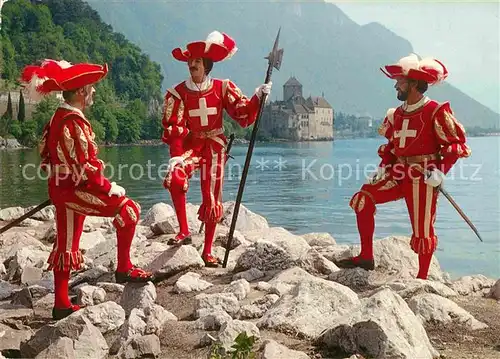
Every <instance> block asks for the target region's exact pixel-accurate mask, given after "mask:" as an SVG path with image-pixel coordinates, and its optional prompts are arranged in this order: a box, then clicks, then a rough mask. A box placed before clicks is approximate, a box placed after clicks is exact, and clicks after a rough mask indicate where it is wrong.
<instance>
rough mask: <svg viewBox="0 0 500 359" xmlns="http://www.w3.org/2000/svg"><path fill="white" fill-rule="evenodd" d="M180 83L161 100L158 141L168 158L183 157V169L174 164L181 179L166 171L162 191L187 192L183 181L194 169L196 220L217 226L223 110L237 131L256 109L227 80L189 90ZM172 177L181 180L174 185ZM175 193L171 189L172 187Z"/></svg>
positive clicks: (223, 141) (254, 115) (223, 159)
mask: <svg viewBox="0 0 500 359" xmlns="http://www.w3.org/2000/svg"><path fill="white" fill-rule="evenodd" d="M188 82H189V80H188V81H184V82H182V83H180V84H178V85H177V86H175V88H173V89H169V90H168V91H167V94H166V96H165V108H164V115H163V127H164V132H163V137H162V140H163V142H165V143H167V144H169V145H170V155H171V157H176V156H183V157H184V158H185V162H186V164H187V165H186V166H184V167H183V168H182V167H180V166H176V170H177V171H180V172H182V175H181V176H173V172H175V171H170V172H169V173H168V174H167V177H166V178H165V187H166V188H168V189H172V188H173V187H176V186H177V187H178V188H179V190H182V191H183V192H186V191H187V190H188V179H189V178H190V177H191V176H192V174H193V171H195V170H197V169H200V170H201V173H200V176H201V189H202V204H201V206H200V209H199V212H198V214H199V219H200V221H202V222H219V221H220V219H221V217H222V214H223V210H222V186H223V180H224V164H225V162H226V154H225V147H226V144H227V143H226V137H225V136H224V128H223V113H224V110H225V111H226V112H227V113H228V114H229V116H230V117H231V118H232V119H234V120H235V121H237V122H238V123H239V124H240V125H241V126H242V127H247V126H249V125H251V124H253V123H254V122H255V120H256V118H257V113H258V110H259V103H260V100H259V98H258V97H257V96H256V95H254V96H253V97H252V98H251V99H248V98H247V97H245V96H244V95H243V94H242V92H241V90H240V89H239V88H238V87H237V86H236V85H235V84H234V83H233V82H231V81H230V80H219V79H209V80H208V82H209V84H208V86H207V89H205V90H204V91H201V92H199V91H194V90H191V89H189V88H188V85H187V83H188ZM176 179H181V181H180V182H176ZM174 190H175V189H174Z"/></svg>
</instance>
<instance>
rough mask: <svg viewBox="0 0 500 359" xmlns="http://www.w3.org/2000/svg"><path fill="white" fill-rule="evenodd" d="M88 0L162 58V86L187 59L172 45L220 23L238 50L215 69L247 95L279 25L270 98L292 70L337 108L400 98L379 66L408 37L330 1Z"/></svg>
mask: <svg viewBox="0 0 500 359" xmlns="http://www.w3.org/2000/svg"><path fill="white" fill-rule="evenodd" d="M89 4H90V5H91V6H92V7H94V8H95V9H96V10H97V11H98V12H99V13H100V15H101V17H102V18H103V19H104V20H105V21H106V22H107V23H109V24H111V25H112V26H113V28H115V29H117V30H118V31H119V32H121V33H124V34H125V35H126V36H127V38H128V39H130V40H131V41H133V42H134V43H136V44H137V45H138V46H140V47H141V48H142V49H143V51H145V52H146V53H148V54H149V55H150V57H151V58H152V59H154V60H155V61H157V62H159V63H161V67H162V70H163V73H164V75H165V79H164V82H163V89H164V90H165V89H166V88H167V87H170V86H172V85H174V84H176V83H178V82H181V81H182V80H184V79H185V78H186V77H187V76H188V72H187V69H186V67H185V64H184V63H179V62H177V61H175V60H174V59H173V58H172V56H171V51H172V49H173V48H175V47H179V46H181V47H184V46H185V44H186V43H188V42H189V41H193V40H197V39H203V38H205V37H206V35H207V34H208V33H209V32H211V31H213V30H219V31H224V32H226V33H228V34H229V35H230V36H232V37H233V38H234V39H235V40H236V42H237V46H238V47H239V51H238V53H236V55H235V56H234V57H233V58H232V59H231V60H229V61H226V62H224V63H222V64H216V65H215V66H214V71H213V75H214V76H216V77H230V78H231V79H233V80H234V81H235V82H236V83H237V84H238V85H239V86H240V87H241V88H242V90H243V91H244V92H245V93H246V94H249V95H250V94H251V93H252V92H253V90H254V88H255V87H257V86H258V85H259V84H260V83H261V82H262V81H263V80H264V75H265V69H266V65H267V63H266V61H265V60H264V57H265V56H267V54H268V52H269V51H270V49H271V47H272V44H273V41H274V38H275V36H276V33H277V31H278V28H279V27H280V26H281V38H280V47H283V48H284V50H285V53H284V59H283V64H282V68H281V70H280V71H275V72H274V73H273V83H274V84H275V86H274V87H273V93H272V99H275V98H279V99H281V97H282V92H281V90H280V88H279V87H278V86H276V85H279V86H281V85H282V84H284V83H285V81H286V80H287V79H288V78H289V75H290V74H291V73H293V74H294V76H296V77H297V79H298V80H299V81H300V82H301V83H302V85H303V87H304V94H312V95H321V93H323V92H324V94H325V98H326V99H327V100H328V101H329V102H330V103H331V104H332V105H333V107H334V109H335V110H336V111H342V112H345V113H352V114H355V113H369V114H371V115H372V116H373V117H374V118H380V117H383V116H384V115H385V113H386V111H387V108H389V107H394V106H397V105H398V101H397V99H396V93H395V91H394V88H393V83H392V81H391V80H389V79H387V78H386V77H385V76H384V75H383V74H382V73H381V72H380V70H379V68H380V67H381V66H383V65H384V64H388V63H394V62H396V61H397V60H398V59H399V58H401V57H403V56H406V55H408V54H409V53H411V52H413V48H412V45H411V43H410V42H409V41H408V40H406V39H404V38H403V37H401V36H399V35H398V34H396V33H394V32H393V31H391V30H389V29H387V28H386V27H385V26H384V25H382V24H380V23H378V22H372V23H369V24H365V25H359V24H357V23H356V22H355V21H353V20H352V19H350V18H349V17H348V16H347V15H346V14H345V13H344V12H343V11H342V10H341V9H340V8H338V7H337V6H336V5H335V4H332V3H316V2H315V3H307V4H303V3H283V2H269V1H260V2H257V3H255V2H252V3H246V2H233V3H227V4H226V3H224V6H223V7H221V6H214V4H215V3H213V2H210V3H199V2H196V6H193V3H192V2H190V1H184V2H167V3H155V5H156V6H154V7H152V6H147V5H146V4H144V3H136V2H134V3H127V4H126V5H124V4H123V3H114V2H112V1H100V2H98V1H89ZM276 19H279V20H280V21H276ZM452 76H453V74H450V77H452ZM428 95H429V96H430V97H431V98H434V99H436V100H437V101H440V102H443V101H450V104H451V106H452V108H453V109H454V111H455V114H456V116H457V118H458V119H459V120H460V121H461V122H463V123H464V125H465V126H466V127H476V126H477V127H482V128H494V127H496V128H498V126H499V124H500V121H499V119H500V115H499V114H497V113H495V112H494V111H493V110H491V109H490V108H488V107H487V106H485V105H483V104H481V103H480V102H479V101H477V100H475V99H473V98H472V97H470V96H468V95H467V94H465V93H464V92H463V91H461V90H459V89H457V88H455V87H454V86H452V85H450V84H449V83H447V82H446V83H444V84H441V85H438V86H436V87H435V88H432V87H431V88H430V89H429V91H428Z"/></svg>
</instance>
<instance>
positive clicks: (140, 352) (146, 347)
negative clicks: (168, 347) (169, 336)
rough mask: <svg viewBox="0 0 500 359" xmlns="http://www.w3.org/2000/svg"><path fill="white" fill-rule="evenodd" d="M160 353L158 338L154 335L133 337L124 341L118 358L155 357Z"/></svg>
mask: <svg viewBox="0 0 500 359" xmlns="http://www.w3.org/2000/svg"><path fill="white" fill-rule="evenodd" d="M160 353H161V349H160V339H159V338H158V337H157V336H156V335H154V334H151V335H145V336H143V337H134V338H131V339H130V340H129V341H127V342H126V343H125V345H124V346H123V348H122V350H121V351H120V353H119V354H118V358H120V359H136V358H157V357H158V356H159V355H160Z"/></svg>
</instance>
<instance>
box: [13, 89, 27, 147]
mask: <svg viewBox="0 0 500 359" xmlns="http://www.w3.org/2000/svg"><path fill="white" fill-rule="evenodd" d="M25 119H26V105H25V104H24V95H23V92H22V91H19V112H18V113H17V120H18V121H19V122H24V120H25ZM14 137H15V136H14Z"/></svg>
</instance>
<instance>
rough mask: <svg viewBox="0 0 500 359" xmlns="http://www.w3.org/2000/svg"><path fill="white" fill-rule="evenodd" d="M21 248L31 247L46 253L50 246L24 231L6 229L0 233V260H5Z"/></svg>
mask: <svg viewBox="0 0 500 359" xmlns="http://www.w3.org/2000/svg"><path fill="white" fill-rule="evenodd" d="M23 248H31V249H32V250H35V251H37V252H47V253H48V252H50V250H51V248H49V247H47V246H46V245H44V244H43V243H42V242H40V241H39V240H38V239H36V238H35V237H33V236H32V235H30V234H28V233H26V232H14V231H13V232H9V231H7V232H5V233H3V234H1V235H0V262H5V261H6V260H7V259H8V258H11V257H13V256H14V255H15V254H16V253H17V252H18V251H19V250H21V249H23ZM47 255H48V254H47ZM45 260H47V258H45Z"/></svg>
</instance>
